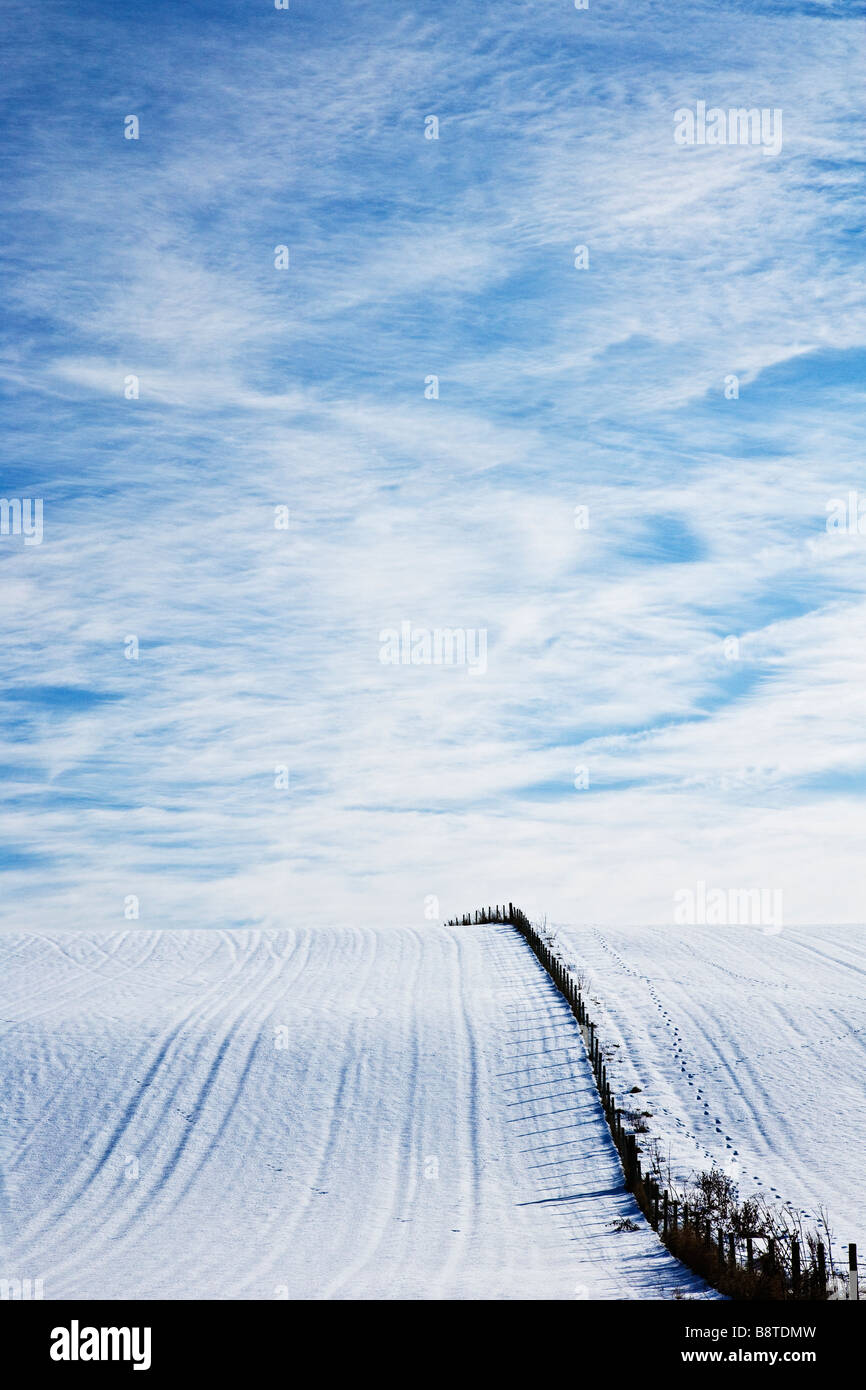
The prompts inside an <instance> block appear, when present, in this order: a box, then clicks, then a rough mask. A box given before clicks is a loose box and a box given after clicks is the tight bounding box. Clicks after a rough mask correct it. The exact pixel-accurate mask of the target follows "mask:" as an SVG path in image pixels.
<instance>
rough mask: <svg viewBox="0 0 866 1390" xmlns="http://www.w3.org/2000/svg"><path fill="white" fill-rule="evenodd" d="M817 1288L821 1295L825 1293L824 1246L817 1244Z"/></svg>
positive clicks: (820, 1243)
mask: <svg viewBox="0 0 866 1390" xmlns="http://www.w3.org/2000/svg"><path fill="white" fill-rule="evenodd" d="M818 1288H819V1289H820V1290H821V1293H822V1294H825V1293H826V1292H827V1261H826V1259H825V1258H824V1246H823V1243H822V1242H821V1241H819V1242H818Z"/></svg>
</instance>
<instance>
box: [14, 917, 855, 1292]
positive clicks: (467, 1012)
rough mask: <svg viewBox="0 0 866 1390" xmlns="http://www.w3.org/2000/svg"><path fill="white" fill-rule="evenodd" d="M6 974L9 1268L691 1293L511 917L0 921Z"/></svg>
mask: <svg viewBox="0 0 866 1390" xmlns="http://www.w3.org/2000/svg"><path fill="white" fill-rule="evenodd" d="M593 939H594V938H593ZM595 955H596V956H598V957H599V958H604V955H605V948H604V947H602V946H601V945H598V948H597V950H596V951H595ZM612 959H613V958H612ZM617 968H618V967H617ZM622 973H623V974H624V978H625V979H626V980H627V981H630V977H629V976H628V974H627V972H626V971H623V972H622ZM638 978H639V977H638V976H636V977H635V981H634V983H635V984H636V983H637V980H638ZM0 980H2V985H0V1107H2V1126H0V1179H2V1182H0V1237H2V1246H0V1277H3V1278H30V1279H42V1280H43V1284H44V1296H45V1297H46V1298H56V1297H92V1298H97V1297H99V1298H106V1297H107V1298H111V1297H133V1298H135V1297H140V1298H157V1297H162V1298H202V1297H212V1298H259V1299H267V1298H279V1297H286V1296H288V1297H316V1298H321V1297H360V1298H399V1297H423V1298H431V1297H441V1298H523V1297H552V1298H565V1299H568V1298H610V1299H615V1298H626V1299H637V1298H658V1297H667V1298H670V1297H672V1296H673V1295H674V1290H675V1289H676V1288H680V1289H682V1290H683V1291H685V1292H687V1293H690V1294H691V1295H693V1296H694V1295H697V1296H699V1297H700V1296H705V1291H704V1290H703V1289H702V1286H701V1285H700V1284H699V1282H698V1281H697V1280H695V1279H694V1278H693V1277H692V1276H691V1275H690V1274H689V1273H688V1272H687V1271H686V1270H684V1269H683V1268H682V1266H680V1265H678V1264H677V1263H676V1262H675V1261H674V1260H673V1259H672V1258H671V1257H670V1256H669V1255H668V1253H667V1252H666V1251H665V1250H664V1249H663V1247H662V1246H661V1245H660V1244H659V1242H658V1241H657V1239H656V1238H655V1237H654V1236H653V1234H652V1233H651V1232H650V1231H649V1230H648V1228H647V1226H646V1223H645V1222H644V1221H643V1218H642V1217H640V1215H639V1213H638V1212H637V1209H636V1207H635V1206H634V1204H633V1202H632V1200H631V1198H630V1197H629V1196H628V1195H627V1194H625V1193H624V1192H623V1191H622V1185H621V1172H620V1169H619V1167H618V1163H617V1160H616V1157H615V1153H614V1150H613V1147H612V1144H611V1142H610V1138H609V1135H608V1131H607V1128H606V1126H605V1124H604V1121H603V1119H602V1115H601V1110H600V1107H599V1104H598V1100H597V1095H596V1092H595V1089H594V1086H593V1083H592V1081H591V1077H590V1071H589V1067H588V1063H587V1061H586V1057H585V1054H584V1052H583V1049H582V1046H581V1044H580V1042H579V1038H578V1034H577V1030H576V1027H575V1024H574V1020H573V1018H572V1016H571V1014H570V1012H569V1010H568V1008H567V1006H566V1005H565V1002H564V1001H563V1000H562V999H561V998H560V996H559V995H558V994H557V992H556V991H555V989H554V987H553V985H552V983H551V982H550V981H549V980H548V978H547V976H546V975H545V974H544V972H543V971H542V970H541V967H540V966H539V964H538V963H537V961H536V960H535V958H534V957H533V956H532V955H531V953H530V952H529V951H528V950H527V948H526V946H525V945H524V943H523V942H522V941H521V940H520V938H519V937H518V936H517V934H516V933H515V932H514V931H513V930H512V929H511V928H510V927H505V926H499V927H497V926H488V927H475V928H471V927H463V928H444V927H438V926H436V925H429V926H425V927H424V928H423V929H421V930H411V929H390V930H389V929H382V930H370V929H365V930H354V929H351V928H346V929H342V930H338V929H333V930H330V929H320V930H306V931H305V930H299V931H295V932H285V933H281V932H269V933H256V932H216V931H213V932H209V931H201V932H171V931H165V932H145V931H129V932H125V933H118V934H115V935H96V934H82V933H68V934H67V933H62V932H57V933H54V934H51V935H42V934H40V935H23V934H6V935H2V936H0ZM643 988H644V993H645V996H646V991H647V987H646V986H643ZM854 988H855V982H852V984H851V989H852V990H853V989H854ZM636 997H637V996H636ZM643 1002H644V1006H645V1007H646V1006H647V1005H649V1008H650V1010H651V1015H652V1021H653V1023H654V1022H655V1019H656V1018H657V1017H659V1018H660V1015H657V1014H656V1010H655V1008H654V1006H653V1005H652V1004H651V1003H650V998H649V997H645V998H644V1000H643ZM625 1017H626V1016H625V1015H624V1018H625ZM629 1017H631V1019H632V1024H633V1026H636V1023H637V1015H636V1014H635V1015H630V1016H629ZM692 1017H693V1014H690V1015H689V1016H688V1018H692ZM687 1025H688V1019H686V1024H685V1026H687ZM659 1028H662V1029H664V1028H665V1024H664V1022H661V1023H660V1024H659V1025H658V1027H656V1028H655V1030H654V1031H655V1032H658V1031H659ZM838 1031H841V1026H839V1027H837V1032H838ZM653 1036H654V1034H653ZM657 1041H661V1039H660V1038H659V1039H658V1040H657ZM686 1041H687V1042H689V1043H690V1042H691V1039H690V1038H688V1039H687V1040H686ZM686 1054H687V1055H689V1056H691V1051H690V1047H686ZM719 1103H720V1102H714V1105H715V1106H716V1108H714V1109H713V1111H712V1113H713V1114H715V1113H716V1112H717V1107H718V1104H719ZM719 1113H724V1112H721V1111H720V1112H719ZM727 1132H733V1131H732V1130H731V1128H730V1126H728V1127H727ZM819 1185H820V1184H819ZM624 1215H630V1216H631V1217H632V1218H633V1219H634V1220H636V1221H638V1222H639V1223H640V1229H639V1230H638V1231H636V1232H632V1233H628V1232H615V1231H614V1230H613V1223H614V1222H615V1221H616V1220H617V1219H618V1218H620V1217H622V1216H624Z"/></svg>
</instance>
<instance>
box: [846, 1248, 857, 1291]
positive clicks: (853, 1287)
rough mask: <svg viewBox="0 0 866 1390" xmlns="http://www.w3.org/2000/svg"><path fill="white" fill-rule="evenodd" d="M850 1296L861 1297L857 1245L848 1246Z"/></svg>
mask: <svg viewBox="0 0 866 1390" xmlns="http://www.w3.org/2000/svg"><path fill="white" fill-rule="evenodd" d="M848 1297H849V1298H855V1299H859V1297H860V1284H859V1281H858V1279H857V1246H856V1245H849V1246H848Z"/></svg>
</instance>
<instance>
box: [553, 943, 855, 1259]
mask: <svg viewBox="0 0 866 1390" xmlns="http://www.w3.org/2000/svg"><path fill="white" fill-rule="evenodd" d="M556 937H557V946H558V949H559V951H560V953H561V954H562V955H563V957H564V958H565V959H566V960H568V961H574V962H575V963H576V964H577V965H578V966H579V967H580V968H583V969H584V970H585V971H586V973H587V975H588V976H589V978H590V980H591V982H592V986H593V988H592V990H591V993H592V994H594V995H595V997H596V998H597V999H598V1000H599V1001H600V1002H599V1003H597V1004H596V1003H593V1006H592V1011H593V1016H594V1017H595V1019H596V1022H597V1024H598V1026H599V1030H600V1033H601V1035H602V1036H603V1037H604V1039H605V1040H606V1041H607V1042H609V1043H610V1044H614V1045H615V1046H614V1050H613V1052H612V1054H611V1060H610V1063H609V1070H610V1072H611V1077H612V1081H613V1084H614V1085H615V1086H616V1087H617V1089H618V1091H619V1093H620V1095H623V1096H625V1095H627V1094H628V1092H629V1090H630V1088H631V1087H632V1086H633V1085H636V1086H640V1088H641V1092H640V1094H639V1096H638V1097H637V1098H636V1099H637V1100H639V1103H640V1107H641V1108H642V1109H645V1110H649V1111H651V1112H652V1118H651V1119H649V1120H648V1124H649V1131H650V1133H649V1136H647V1137H650V1136H653V1135H654V1136H656V1137H658V1139H659V1142H660V1145H661V1147H662V1150H663V1152H664V1154H665V1155H668V1154H669V1155H670V1161H671V1167H672V1169H673V1171H674V1173H675V1174H678V1175H680V1176H688V1174H689V1173H690V1172H692V1171H701V1170H704V1169H707V1168H710V1167H711V1166H712V1164H713V1163H716V1164H717V1165H718V1166H720V1167H722V1168H724V1169H725V1171H726V1172H728V1173H729V1174H730V1175H731V1176H732V1177H733V1178H734V1179H735V1180H736V1181H737V1183H738V1185H739V1188H740V1192H741V1195H742V1196H747V1195H751V1194H752V1193H760V1194H762V1195H763V1196H764V1197H766V1198H767V1199H769V1200H771V1201H775V1200H781V1201H784V1202H790V1203H791V1204H792V1205H793V1206H794V1207H795V1209H797V1210H799V1211H801V1212H802V1213H803V1214H804V1218H806V1219H810V1218H814V1217H816V1216H817V1215H818V1213H819V1209H820V1207H821V1206H825V1207H826V1208H827V1210H828V1214H829V1217H830V1225H831V1229H832V1231H833V1234H834V1237H835V1243H834V1253H835V1256H836V1257H837V1259H841V1258H842V1256H843V1250H842V1247H843V1246H844V1245H847V1242H848V1241H857V1242H858V1243H859V1244H860V1246H861V1249H862V1248H863V1243H864V1241H866V1198H864V1185H863V1157H864V1153H866V1119H864V1107H863V1076H864V1069H866V927H850V926H848V927H835V928H830V927H820V928H819V927H816V928H811V929H806V928H785V929H784V931H782V932H780V933H775V932H773V933H767V934H765V933H763V932H762V931H761V930H759V929H756V928H754V927H747V926H728V927H719V926H715V927H710V926H690V927H676V928H674V927H669V928H663V927H632V928H622V929H614V928H607V927H605V928H604V929H601V928H594V927H564V926H563V927H559V928H557V929H556Z"/></svg>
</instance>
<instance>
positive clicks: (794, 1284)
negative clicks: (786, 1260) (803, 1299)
mask: <svg viewBox="0 0 866 1390" xmlns="http://www.w3.org/2000/svg"><path fill="white" fill-rule="evenodd" d="M791 1292H792V1294H793V1295H794V1297H795V1298H799V1296H800V1242H799V1241H798V1239H797V1237H796V1236H792V1237H791Z"/></svg>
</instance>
